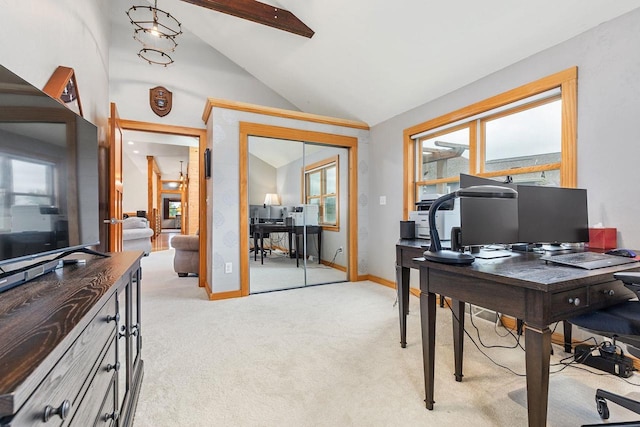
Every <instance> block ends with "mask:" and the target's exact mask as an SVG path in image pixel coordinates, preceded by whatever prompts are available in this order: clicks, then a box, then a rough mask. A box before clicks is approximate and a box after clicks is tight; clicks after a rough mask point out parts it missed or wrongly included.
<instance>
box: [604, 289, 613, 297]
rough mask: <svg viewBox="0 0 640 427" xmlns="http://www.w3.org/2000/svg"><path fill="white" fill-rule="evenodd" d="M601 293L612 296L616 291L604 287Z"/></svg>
mask: <svg viewBox="0 0 640 427" xmlns="http://www.w3.org/2000/svg"><path fill="white" fill-rule="evenodd" d="M602 293H603V294H605V295H608V296H610V297H612V296H614V295H615V294H616V293H615V291H614V290H613V289H605V290H604V291H602Z"/></svg>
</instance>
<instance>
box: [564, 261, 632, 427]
mask: <svg viewBox="0 0 640 427" xmlns="http://www.w3.org/2000/svg"><path fill="white" fill-rule="evenodd" d="M613 277H614V278H616V279H617V280H621V281H622V282H623V283H624V285H625V286H626V287H627V288H629V289H631V290H632V291H633V292H634V293H635V294H636V295H637V296H638V298H640V273H634V272H620V273H615V274H614V275H613ZM568 322H569V323H571V324H573V325H576V326H579V327H581V328H585V329H589V330H591V331H595V332H596V333H598V334H599V335H604V336H611V337H612V338H613V343H614V344H615V340H616V339H620V341H622V342H624V343H625V344H627V351H628V352H629V353H630V354H632V355H634V356H636V357H640V301H635V300H634V301H625V302H622V303H620V304H617V305H614V306H611V307H608V308H606V309H603V310H597V311H593V312H591V313H586V314H583V315H581V316H576V317H573V318H571V319H568ZM609 348H611V349H612V351H614V350H615V345H613V346H609ZM605 350H606V348H605ZM595 397H596V405H597V409H598V413H599V414H600V418H602V419H603V420H606V419H608V418H609V408H608V406H607V400H609V401H611V402H613V403H615V404H617V405H620V406H622V407H624V408H627V409H629V410H630V411H633V412H635V413H636V414H640V402H639V401H636V400H633V399H629V398H627V397H624V396H620V395H617V394H613V393H610V392H608V391H606V390H601V389H598V390H596V396H595ZM593 425H595V424H593ZM600 425H607V426H640V422H637V423H629V422H626V423H607V424H600ZM583 427H587V426H583Z"/></svg>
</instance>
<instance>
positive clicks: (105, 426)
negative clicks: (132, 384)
mask: <svg viewBox="0 0 640 427" xmlns="http://www.w3.org/2000/svg"><path fill="white" fill-rule="evenodd" d="M119 419H120V413H119V412H118V409H117V408H116V377H115V376H114V377H113V379H112V380H111V382H110V383H109V390H107V395H106V396H105V399H104V402H102V407H100V409H99V410H98V417H97V418H96V422H95V424H94V427H111V426H114V425H116V423H117V422H118V420H119ZM81 425H84V424H81ZM87 425H88V424H87Z"/></svg>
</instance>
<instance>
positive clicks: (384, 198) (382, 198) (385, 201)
mask: <svg viewBox="0 0 640 427" xmlns="http://www.w3.org/2000/svg"><path fill="white" fill-rule="evenodd" d="M380 204H381V205H386V204H387V196H380Z"/></svg>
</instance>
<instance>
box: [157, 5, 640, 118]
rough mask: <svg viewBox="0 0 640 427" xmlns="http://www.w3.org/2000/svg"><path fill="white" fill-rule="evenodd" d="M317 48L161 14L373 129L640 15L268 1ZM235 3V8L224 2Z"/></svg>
mask: <svg viewBox="0 0 640 427" xmlns="http://www.w3.org/2000/svg"><path fill="white" fill-rule="evenodd" d="M264 2H265V3H268V4H271V5H273V6H276V7H279V8H284V9H286V10H288V11H290V12H292V13H293V14H294V15H295V16H296V17H298V18H299V19H300V20H301V21H302V22H304V23H305V24H306V25H307V26H308V27H310V28H311V29H312V30H313V31H314V32H315V34H314V35H313V37H311V38H306V37H301V36H298V35H295V34H291V33H289V32H285V31H281V30H276V29H274V28H270V27H268V26H265V25H260V24H256V23H255V22H252V21H248V20H244V19H240V18H237V17H235V16H231V15H227V14H223V13H220V12H216V11H213V10H210V9H205V8H203V7H200V6H196V5H194V4H191V3H188V2H186V1H184V0H161V3H160V4H159V6H158V7H161V8H162V9H164V10H167V11H170V12H171V13H172V14H174V15H175V16H176V17H178V18H179V19H180V20H181V22H182V24H183V27H184V28H185V29H187V30H188V31H190V32H192V33H193V34H195V35H196V36H198V37H199V38H201V39H202V40H203V41H205V42H206V43H208V44H210V45H211V46H212V47H214V48H215V49H216V50H218V51H219V52H221V53H223V54H224V55H225V56H227V57H228V58H230V59H231V60H232V61H234V62H235V63H237V64H238V65H240V66H241V67H242V68H244V69H245V70H247V71H248V72H249V73H251V74H252V75H254V76H255V77H257V78H258V79H259V80H260V81H262V82H263V83H264V84H266V85H267V86H269V87H270V88H271V89H273V90H274V91H276V92H277V93H278V94H280V95H281V96H282V97H284V98H285V99H287V100H288V101H289V102H291V103H292V104H294V105H295V106H297V107H298V108H299V109H300V110H302V111H305V112H310V113H316V114H325V115H330V116H335V117H343V118H350V119H357V120H362V121H365V122H366V123H368V124H369V125H372V126H373V125H375V124H377V123H380V122H382V121H384V120H386V119H389V118H391V117H393V116H396V115H398V114H401V113H403V112H405V111H408V110H409V109H411V108H414V107H417V106H419V105H421V104H424V103H426V102H428V101H430V100H433V99H435V98H437V97H440V96H442V95H444V94H446V93H448V92H451V91H452V90H455V89H457V88H459V87H462V86H464V85H466V84H469V83H471V82H473V81H475V80H478V79H480V78H482V77H484V76H486V75H488V74H491V73H493V72H496V71H498V70H500V69H502V68H504V67H506V66H508V65H510V64H513V63H515V62H517V61H519V60H521V59H524V58H526V57H528V56H531V55H533V54H535V53H537V52H540V51H542V50H544V49H546V48H549V47H551V46H553V45H556V44H558V43H560V42H562V41H565V40H567V39H569V38H571V37H573V36H576V35H578V34H580V33H582V32H584V31H586V30H588V29H590V28H592V27H595V26H597V25H599V24H601V23H603V22H606V21H608V20H610V19H612V18H614V17H617V16H619V15H622V14H624V13H626V12H628V11H630V10H632V9H635V8H637V7H639V6H640V5H639V4H638V2H637V0H616V1H602V0H563V1H556V0H538V1H535V2H514V1H508V0H483V1H477V0H462V1H433V0H404V1H400V2H394V1H389V0H384V1H382V0H348V1H345V0H305V1H300V0H277V1H275V0H265V1H264ZM227 3H232V2H227Z"/></svg>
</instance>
